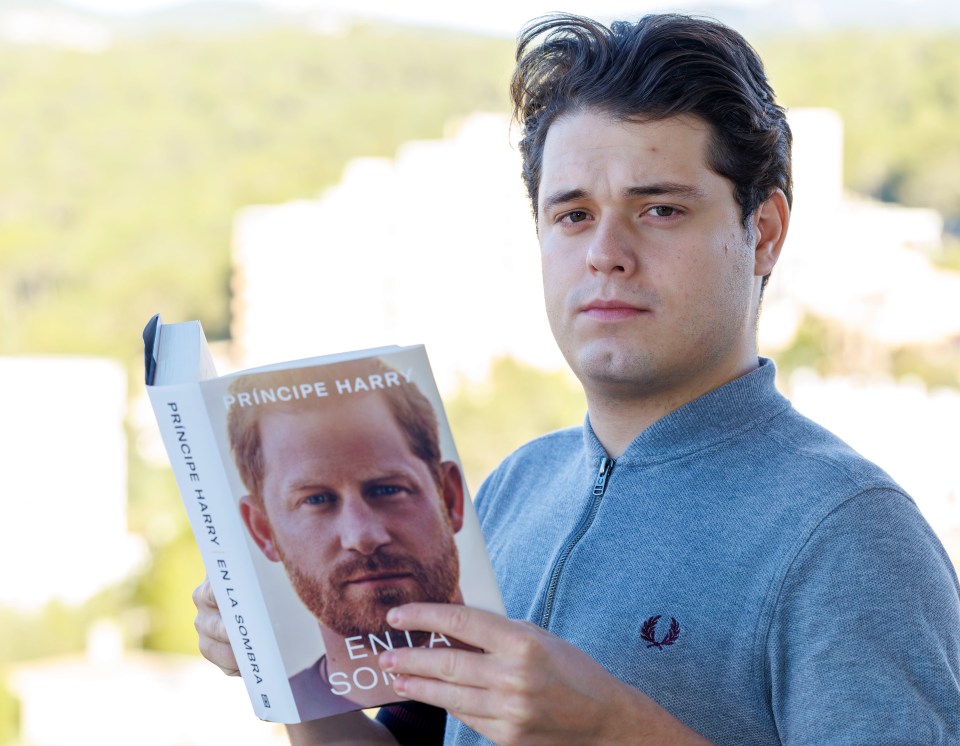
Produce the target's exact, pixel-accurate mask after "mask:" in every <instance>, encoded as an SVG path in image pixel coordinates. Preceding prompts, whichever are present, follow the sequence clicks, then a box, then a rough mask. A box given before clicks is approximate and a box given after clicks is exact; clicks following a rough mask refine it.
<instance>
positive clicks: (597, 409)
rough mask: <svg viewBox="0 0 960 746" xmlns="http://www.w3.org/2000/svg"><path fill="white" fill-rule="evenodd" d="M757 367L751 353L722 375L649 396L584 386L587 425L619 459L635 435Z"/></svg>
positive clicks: (611, 453) (614, 456)
mask: <svg viewBox="0 0 960 746" xmlns="http://www.w3.org/2000/svg"><path fill="white" fill-rule="evenodd" d="M757 366H758V358H757V356H756V354H755V353H754V354H753V355H752V356H751V357H750V358H749V362H747V361H746V360H745V361H744V362H743V363H742V364H740V365H739V366H737V367H735V368H732V369H730V370H729V371H726V372H725V373H723V374H721V375H712V376H709V377H704V378H703V379H701V380H698V381H695V382H694V383H693V385H690V386H686V387H684V388H683V389H680V390H665V391H657V392H653V393H650V394H648V395H643V394H637V393H636V392H628V393H624V392H622V391H616V390H613V391H611V390H610V389H592V388H591V387H589V386H584V391H585V393H586V397H587V411H588V412H589V414H590V427H591V428H592V429H593V432H594V435H596V436H597V440H599V441H600V444H601V445H602V446H603V448H604V450H605V451H606V452H607V453H608V454H609V455H610V457H611V458H614V459H616V458H619V457H620V455H621V454H622V453H623V452H624V451H625V450H627V447H628V446H629V445H630V444H631V443H632V442H633V441H634V440H635V439H636V438H637V436H639V435H640V434H641V433H642V432H643V431H644V430H646V429H647V428H648V427H650V426H651V425H652V424H654V423H655V422H657V421H658V420H660V419H661V418H663V417H666V416H667V415H668V414H670V413H671V412H673V411H674V410H677V409H679V408H680V407H682V406H684V405H685V404H687V403H689V402H691V401H693V400H694V399H698V398H699V397H701V396H703V395H704V394H706V393H708V392H710V391H713V390H714V389H717V388H720V387H721V386H724V385H726V384H728V383H730V382H731V381H734V380H736V379H737V378H740V377H741V376H744V375H746V374H747V373H749V372H750V371H752V370H756V368H757Z"/></svg>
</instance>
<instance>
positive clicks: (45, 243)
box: [0, 0, 960, 746]
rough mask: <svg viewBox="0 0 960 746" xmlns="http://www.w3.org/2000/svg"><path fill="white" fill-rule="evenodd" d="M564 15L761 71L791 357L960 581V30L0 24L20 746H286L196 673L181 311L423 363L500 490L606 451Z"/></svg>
mask: <svg viewBox="0 0 960 746" xmlns="http://www.w3.org/2000/svg"><path fill="white" fill-rule="evenodd" d="M401 5H402V6H403V8H401V7H400V6H401ZM555 9H563V10H570V11H573V12H580V13H584V14H587V15H592V16H594V17H598V18H600V19H602V20H609V19H610V18H612V17H624V18H636V17H638V16H639V15H642V14H643V13H644V12H648V11H653V10H683V11H688V12H697V13H702V14H707V15H712V16H714V17H717V18H720V19H722V20H724V21H726V22H728V23H730V24H731V25H733V26H735V27H736V28H738V29H740V30H741V31H742V32H744V33H745V35H746V36H747V37H748V39H750V40H751V41H752V42H753V43H754V45H755V46H756V47H757V49H758V50H759V51H760V53H761V55H762V56H763V57H764V59H765V60H766V62H767V65H768V72H769V74H770V77H771V80H772V82H773V85H774V88H775V89H776V90H777V93H778V95H779V98H780V100H781V102H782V103H783V104H784V105H786V106H787V107H788V108H789V111H790V119H791V124H792V126H793V128H794V132H795V138H796V149H795V158H794V160H795V169H796V198H795V212H794V222H793V225H792V227H791V234H790V237H789V239H788V244H787V247H786V248H785V253H784V257H783V260H782V261H781V264H780V265H779V266H778V269H777V271H776V272H775V274H774V276H773V279H772V281H771V284H770V286H769V288H768V291H767V296H766V299H765V302H764V304H765V306H764V312H763V316H762V318H761V340H762V346H763V351H764V354H768V355H771V356H773V357H774V358H775V359H776V360H777V363H778V369H779V384H780V387H781V388H782V390H783V391H784V392H785V393H787V394H788V395H789V396H791V398H792V399H793V400H794V403H795V405H796V406H797V408H798V409H800V410H801V411H803V412H805V413H808V414H810V415H811V416H813V417H814V418H815V419H818V420H819V421H821V422H823V423H824V424H826V425H827V426H828V427H830V428H832V429H833V430H835V431H836V432H837V433H838V434H840V435H841V436H842V437H843V438H845V439H846V440H848V441H849V442H850V443H851V444H852V445H854V446H855V447H856V448H857V449H859V450H860V451H861V452H863V453H864V454H865V455H867V456H868V457H871V458H873V459H875V460H877V461H878V462H879V463H881V464H882V465H883V466H884V467H885V468H886V469H887V470H888V471H890V473H891V474H892V475H893V476H894V477H895V478H897V479H898V480H899V481H900V482H901V483H902V484H903V485H904V486H905V487H906V488H907V489H908V490H909V491H910V492H911V493H912V494H913V495H914V496H915V498H916V500H917V503H918V505H919V506H920V508H921V510H922V511H923V512H924V514H925V515H926V516H927V517H928V519H929V520H930V522H931V523H932V524H933V526H934V528H935V529H936V531H937V532H938V534H939V535H940V537H941V538H942V540H943V542H944V544H945V545H946V546H947V548H948V551H949V552H950V553H951V556H952V558H953V559H954V562H955V563H958V564H960V460H958V458H957V453H958V446H960V85H958V82H957V81H958V80H960V55H958V54H957V51H956V50H957V49H958V48H960V5H957V4H956V3H953V2H949V0H942V1H934V0H913V1H912V2H910V1H906V0H904V1H901V2H896V1H894V0H888V1H887V2H877V1H876V0H872V1H871V2H866V0H856V1H853V2H846V3H836V2H832V3H831V2H824V1H818V0H796V1H787V0H780V1H773V0H771V1H769V2H765V1H764V0H752V1H748V0H742V1H741V2H733V1H732V0H731V1H730V2H728V3H725V4H713V5H704V4H696V3H679V4H673V5H669V6H667V5H663V4H658V3H648V2H643V0H636V1H635V2H631V3H624V2H618V1H617V0H608V1H604V0H594V1H593V2H590V3H587V2H580V1H579V0H576V1H573V0H572V1H571V2H568V3H566V4H565V5H564V6H562V8H559V7H558V6H554V5H551V4H546V3H544V2H540V1H539V0H515V1H514V2H486V3H484V4H483V8H482V10H478V9H476V6H474V5H473V4H462V3H445V4H442V3H432V2H405V3H402V4H401V3H396V2H388V1H387V0H382V1H379V0H376V1H374V0H359V1H358V0H353V1H352V2H346V0H341V1H339V2H337V1H335V0H327V1H317V2H312V1H311V0H284V1H281V0H275V1H274V2H266V0H263V1H261V2H252V1H249V2H243V1H241V0H233V1H231V0H221V1H218V2H212V1H211V2H193V3H182V2H180V3H177V2H172V1H170V0H168V1H167V2H162V1H161V0H153V1H152V2H151V1H146V2H135V1H134V0H114V1H113V2H110V1H109V0H83V1H82V2H81V0H76V1H75V2H65V1H59V2H57V1H54V0H0V501H2V502H0V504H2V506H3V517H4V521H3V528H4V531H3V540H2V541H0V744H16V745H17V746H61V745H63V746H66V745H68V744H69V745H70V746H77V745H78V744H97V745H98V746H105V745H107V744H129V743H137V744H156V745H157V746H174V745H176V746H186V745H188V744H209V743H220V742H229V743H231V744H234V746H243V745H244V744H273V743H279V742H282V738H280V736H279V734H278V731H277V729H276V728H275V727H273V726H270V725H268V724H264V723H260V722H259V721H257V720H256V719H255V718H254V717H253V715H252V712H251V709H250V706H249V703H248V701H247V698H246V693H245V691H244V689H243V687H242V684H241V683H240V682H239V681H235V680H227V679H226V678H224V677H223V676H222V675H220V674H219V672H217V671H215V670H211V669H212V666H209V665H207V664H204V663H202V662H201V661H200V659H199V656H198V654H197V653H196V636H195V633H194V630H193V627H192V620H193V614H194V611H193V606H192V603H191V601H190V592H191V590H192V589H193V587H194V586H195V585H196V584H197V583H198V582H199V581H200V580H201V579H202V577H203V575H204V571H203V568H202V565H201V563H200V560H199V554H198V552H197V549H196V547H195V544H194V540H193V537H192V535H191V533H190V529H189V526H188V524H187V521H186V516H185V513H184V510H183V508H182V505H181V501H180V497H179V495H178V493H177V490H176V487H175V485H174V482H173V478H172V475H171V473H170V469H169V465H168V464H167V462H166V457H165V455H164V453H163V451H162V446H161V444H160V442H159V437H158V434H157V432H156V426H155V424H154V422H153V415H152V412H151V411H150V409H149V405H148V404H147V402H146V400H145V397H144V393H143V385H142V351H141V347H140V339H139V333H140V330H141V328H142V326H143V324H144V323H145V322H146V321H147V319H148V318H149V316H150V315H152V314H153V313H155V312H160V313H162V314H163V317H164V319H165V320H166V321H182V320H188V319H193V318H199V319H201V321H202V322H203V325H204V327H205V329H206V332H207V335H208V337H209V338H210V339H211V340H213V341H214V346H215V350H216V354H217V358H218V365H219V367H220V368H221V369H222V372H228V371H230V370H234V369H239V368H244V367H248V366H250V365H254V364H258V363H263V362H272V361H276V360H280V359H289V358H293V357H300V356H308V355H317V354H323V353H326V352H335V351H342V350H344V349H351V348H359V347H366V346H374V345H382V344H391V343H399V344H407V343H418V342H424V343H426V344H427V349H428V351H429V352H430V356H431V359H432V361H433V364H434V367H435V369H436V370H435V372H436V374H437V377H438V379H439V381H440V383H441V388H442V390H443V393H444V396H445V402H446V406H447V410H448V415H449V416H450V419H451V421H452V424H453V428H454V434H455V436H456V438H457V442H458V446H459V450H460V453H461V457H462V459H463V461H464V463H465V465H466V468H467V472H468V481H469V483H470V487H471V489H472V490H473V491H475V490H476V488H477V487H478V486H479V484H480V481H481V480H482V479H483V476H484V475H485V474H486V473H487V472H488V471H489V470H490V469H491V468H492V467H493V466H494V465H495V464H496V463H497V462H498V461H499V459H500V458H502V457H503V456H504V455H505V454H506V453H508V452H509V451H510V450H512V448H514V447H515V446H516V445H518V444H520V443H522V442H524V441H526V440H527V439H529V438H530V437H532V436H534V435H537V434H539V433H542V432H545V431H547V430H551V429H555V428H558V427H562V426H566V425H570V424H577V423H579V422H580V421H581V420H582V418H583V414H584V405H583V401H582V398H581V395H580V393H579V391H578V386H577V385H576V382H575V381H572V380H571V379H570V377H569V375H568V374H567V373H566V372H565V371H564V368H563V364H562V360H561V359H560V357H559V355H558V353H557V352H556V350H555V349H554V345H553V342H552V339H551V338H550V335H549V331H548V329H547V325H546V320H545V317H544V314H543V311H542V308H541V298H540V294H539V292H540V291H539V283H540V280H539V269H538V252H537V245H536V239H535V235H534V231H533V226H532V222H531V220H530V213H529V207H528V205H527V203H526V201H525V196H524V194H523V190H522V187H521V184H520V180H519V159H518V156H517V153H516V149H515V147H514V143H515V140H516V131H515V128H511V126H510V123H509V111H508V102H507V97H506V89H507V82H508V78H509V74H510V70H511V67H512V53H513V37H514V35H515V33H516V32H517V30H518V29H519V28H520V27H521V26H522V24H523V23H524V22H525V21H527V20H529V19H530V18H532V17H534V16H537V15H540V14H542V13H545V12H548V11H551V10H555Z"/></svg>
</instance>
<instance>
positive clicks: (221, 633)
mask: <svg viewBox="0 0 960 746" xmlns="http://www.w3.org/2000/svg"><path fill="white" fill-rule="evenodd" d="M193 603H194V606H196V607H197V616H196V617H195V618H194V620H193V626H194V628H195V629H196V630H197V638H198V640H197V646H198V647H199V648H200V654H201V655H202V656H203V657H204V658H206V659H207V660H208V661H210V662H211V663H213V664H214V665H215V666H217V667H218V668H219V669H220V670H221V671H223V672H224V673H225V674H227V675H228V676H239V675H240V669H239V667H238V665H237V658H236V656H235V655H234V653H233V648H232V647H230V638H229V637H227V628H226V626H225V625H224V623H223V617H222V616H221V615H220V609H219V607H218V606H217V600H216V598H214V595H213V587H212V586H211V585H210V581H209V579H205V580H204V581H203V582H202V583H201V584H200V585H198V586H197V587H196V589H194V591H193Z"/></svg>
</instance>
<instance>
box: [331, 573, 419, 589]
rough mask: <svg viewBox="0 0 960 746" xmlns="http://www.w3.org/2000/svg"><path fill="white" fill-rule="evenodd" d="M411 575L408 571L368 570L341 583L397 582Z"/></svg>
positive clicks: (371, 583) (360, 584)
mask: <svg viewBox="0 0 960 746" xmlns="http://www.w3.org/2000/svg"><path fill="white" fill-rule="evenodd" d="M412 577H413V575H412V574H411V573H409V572H397V571H393V570H392V571H389V572H387V571H384V572H370V573H364V574H363V575H357V576H354V577H352V578H349V579H347V580H345V581H344V582H343V585H344V586H349V585H354V586H372V585H379V584H389V583H399V582H402V581H404V580H409V579H410V578H412Z"/></svg>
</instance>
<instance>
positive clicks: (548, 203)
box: [540, 189, 587, 212]
mask: <svg viewBox="0 0 960 746" xmlns="http://www.w3.org/2000/svg"><path fill="white" fill-rule="evenodd" d="M586 196H587V190H586V189H564V190H563V191H560V192H554V193H553V194H551V195H550V196H549V197H545V198H544V200H543V207H542V208H540V209H541V210H543V211H544V212H549V211H550V210H552V209H553V208H554V207H556V206H557V205H562V204H565V203H567V202H574V201H576V200H580V199H584V198H585V197H586Z"/></svg>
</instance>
